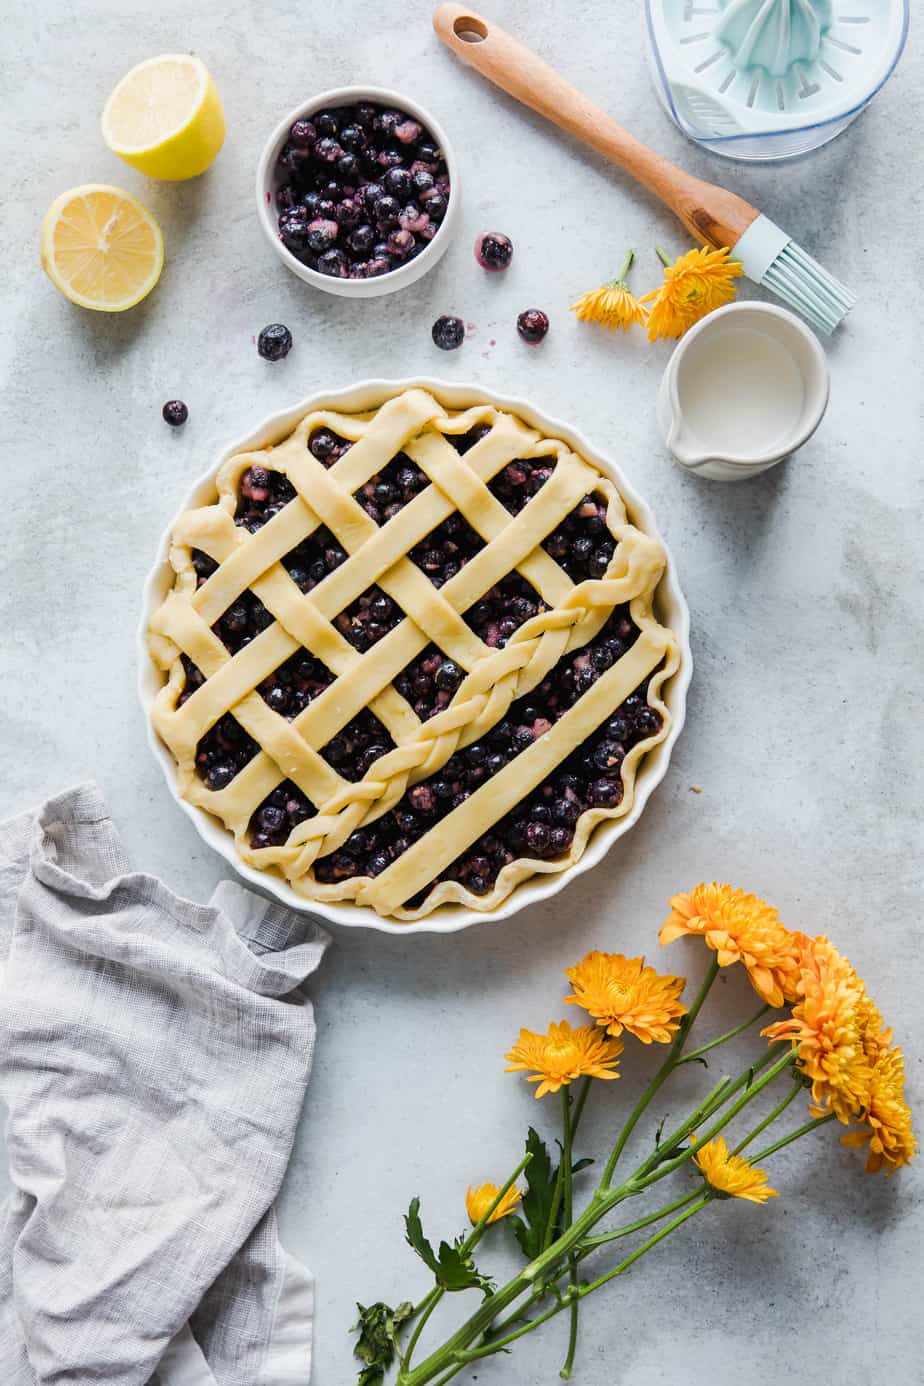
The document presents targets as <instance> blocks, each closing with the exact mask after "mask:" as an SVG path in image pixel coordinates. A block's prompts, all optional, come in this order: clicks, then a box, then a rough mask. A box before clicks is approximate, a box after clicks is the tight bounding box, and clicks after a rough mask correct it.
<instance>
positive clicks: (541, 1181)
mask: <svg viewBox="0 0 924 1386" xmlns="http://www.w3.org/2000/svg"><path fill="white" fill-rule="evenodd" d="M526 1151H527V1154H529V1155H530V1156H531V1157H532V1158H531V1159H530V1161H529V1164H528V1165H527V1166H526V1170H525V1176H526V1192H525V1193H524V1195H523V1201H522V1203H521V1204H520V1206H521V1208H522V1209H523V1213H524V1217H525V1221H524V1220H523V1218H520V1217H511V1218H509V1219H508V1221H509V1222H510V1225H511V1227H512V1228H513V1234H514V1236H515V1237H516V1239H517V1241H518V1242H519V1244H520V1250H521V1251H522V1252H523V1255H524V1256H525V1257H526V1259H527V1261H533V1260H535V1258H536V1257H537V1256H538V1255H539V1253H540V1251H541V1250H542V1243H543V1239H544V1237H545V1229H546V1225H547V1224H548V1220H549V1214H550V1213H551V1211H552V1199H553V1197H554V1194H555V1179H556V1176H557V1174H558V1169H557V1167H556V1166H555V1165H553V1164H552V1161H551V1158H550V1156H549V1152H548V1149H547V1147H546V1144H545V1141H544V1140H543V1139H542V1137H541V1136H539V1135H538V1134H537V1132H535V1131H534V1130H533V1128H532V1127H530V1128H529V1133H528V1135H527V1137H526Z"/></svg>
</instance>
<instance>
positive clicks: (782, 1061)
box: [636, 1046, 795, 1188]
mask: <svg viewBox="0 0 924 1386" xmlns="http://www.w3.org/2000/svg"><path fill="white" fill-rule="evenodd" d="M770 1052H771V1053H772V1052H773V1051H772V1050H771V1051H770ZM794 1058H795V1056H794V1054H793V1052H792V1050H791V1049H790V1048H789V1047H788V1046H787V1049H786V1053H785V1054H782V1055H781V1056H780V1057H779V1058H778V1059H777V1061H776V1063H775V1064H773V1065H772V1067H771V1068H769V1069H768V1070H767V1072H766V1073H765V1074H764V1076H763V1078H759V1079H758V1080H757V1082H756V1083H752V1084H750V1085H749V1086H748V1087H747V1088H746V1090H745V1092H744V1093H743V1094H742V1096H741V1097H739V1098H738V1101H737V1102H734V1103H732V1105H731V1107H729V1109H728V1110H727V1111H723V1112H722V1114H721V1116H720V1117H719V1120H718V1121H716V1122H714V1123H713V1125H712V1126H710V1127H709V1129H708V1130H707V1131H706V1132H705V1133H704V1134H703V1135H702V1136H700V1137H698V1139H696V1140H695V1141H693V1142H692V1144H690V1145H689V1146H687V1148H686V1150H684V1151H682V1153H681V1154H680V1155H677V1156H675V1157H674V1159H672V1160H667V1161H665V1162H664V1163H663V1164H662V1165H660V1166H659V1167H657V1168H656V1166H657V1159H656V1157H654V1156H649V1158H648V1160H646V1161H645V1164H643V1165H642V1168H641V1170H640V1171H638V1172H637V1174H641V1175H642V1179H641V1182H640V1187H641V1188H648V1187H650V1185H652V1184H656V1183H657V1182H658V1180H659V1179H664V1178H665V1176H666V1175H668V1174H671V1173H672V1172H673V1171H674V1170H675V1169H679V1168H680V1166H681V1165H682V1164H685V1163H686V1162H687V1161H688V1160H691V1159H692V1158H693V1156H694V1155H695V1154H697V1152H698V1151H699V1150H701V1149H702V1147H703V1146H704V1145H708V1143H709V1142H710V1141H711V1140H712V1139H713V1138H714V1137H715V1136H717V1135H718V1134H719V1132H720V1131H723V1130H724V1129H725V1127H726V1126H727V1125H728V1123H729V1122H730V1121H734V1119H735V1117H736V1116H737V1115H738V1113H739V1112H740V1111H742V1109H743V1108H744V1107H746V1106H747V1104H748V1103H749V1102H752V1101H753V1100H754V1098H755V1097H756V1096H757V1094H758V1093H759V1092H762V1091H763V1089H764V1088H765V1087H767V1085H768V1084H769V1083H772V1082H773V1080H774V1078H776V1077H778V1076H779V1074H781V1073H782V1072H783V1070H784V1069H785V1068H788V1067H789V1066H790V1065H791V1064H792V1063H793V1062H794ZM739 1081H740V1080H739ZM694 1124H695V1123H694ZM691 1129H692V1128H691ZM649 1169H651V1170H653V1171H654V1172H652V1173H649V1172H648V1170H649ZM636 1178H637V1175H636Z"/></svg>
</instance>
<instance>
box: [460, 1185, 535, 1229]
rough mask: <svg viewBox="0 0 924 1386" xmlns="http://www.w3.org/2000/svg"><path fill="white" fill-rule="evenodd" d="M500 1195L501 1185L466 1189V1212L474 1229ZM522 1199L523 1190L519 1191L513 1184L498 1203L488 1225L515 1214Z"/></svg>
mask: <svg viewBox="0 0 924 1386" xmlns="http://www.w3.org/2000/svg"><path fill="white" fill-rule="evenodd" d="M499 1193H500V1185H499V1184H479V1185H478V1187H477V1188H474V1189H473V1188H472V1187H471V1186H469V1188H468V1189H466V1191H465V1210H466V1212H467V1213H468V1216H469V1220H470V1222H471V1224H472V1226H473V1227H474V1226H475V1224H476V1223H478V1222H481V1219H482V1218H483V1217H484V1215H485V1213H486V1212H487V1211H488V1209H489V1208H490V1206H491V1204H492V1203H493V1202H494V1200H495V1198H496V1197H497V1195H498V1194H499ZM522 1197H523V1191H522V1189H518V1188H517V1186H516V1184H511V1186H510V1188H509V1189H508V1190H507V1192H506V1193H505V1194H504V1196H503V1198H502V1199H501V1201H500V1203H498V1205H497V1207H496V1208H495V1209H494V1212H493V1213H492V1214H491V1216H490V1217H489V1218H488V1223H489V1224H490V1223H492V1222H498V1221H499V1220H500V1219H501V1218H505V1217H507V1216H508V1215H509V1214H510V1213H512V1212H513V1210H514V1208H515V1207H516V1206H517V1204H518V1203H519V1201H520V1199H521V1198H522Z"/></svg>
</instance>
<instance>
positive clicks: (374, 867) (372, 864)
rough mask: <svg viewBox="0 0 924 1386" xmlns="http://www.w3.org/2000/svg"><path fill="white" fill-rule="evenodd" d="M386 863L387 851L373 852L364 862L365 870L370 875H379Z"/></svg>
mask: <svg viewBox="0 0 924 1386" xmlns="http://www.w3.org/2000/svg"><path fill="white" fill-rule="evenodd" d="M388 865H389V858H388V855H387V853H385V852H374V853H373V854H372V856H371V857H370V858H369V860H368V862H367V863H366V871H367V872H368V874H369V875H370V876H381V874H382V872H383V871H384V870H385V869H386V868H387V867H388Z"/></svg>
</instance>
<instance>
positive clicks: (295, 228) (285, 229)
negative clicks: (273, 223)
mask: <svg viewBox="0 0 924 1386" xmlns="http://www.w3.org/2000/svg"><path fill="white" fill-rule="evenodd" d="M301 211H302V213H303V212H304V209H301ZM307 233H308V222H307V220H306V218H305V216H304V215H303V214H302V215H299V209H298V208H294V209H293V210H292V211H290V212H283V214H282V216H281V217H280V218H279V234H280V236H281V237H282V240H283V243H284V245H286V246H287V247H288V249H289V250H295V251H299V250H305V249H306V247H307V245H308V239H307Z"/></svg>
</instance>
